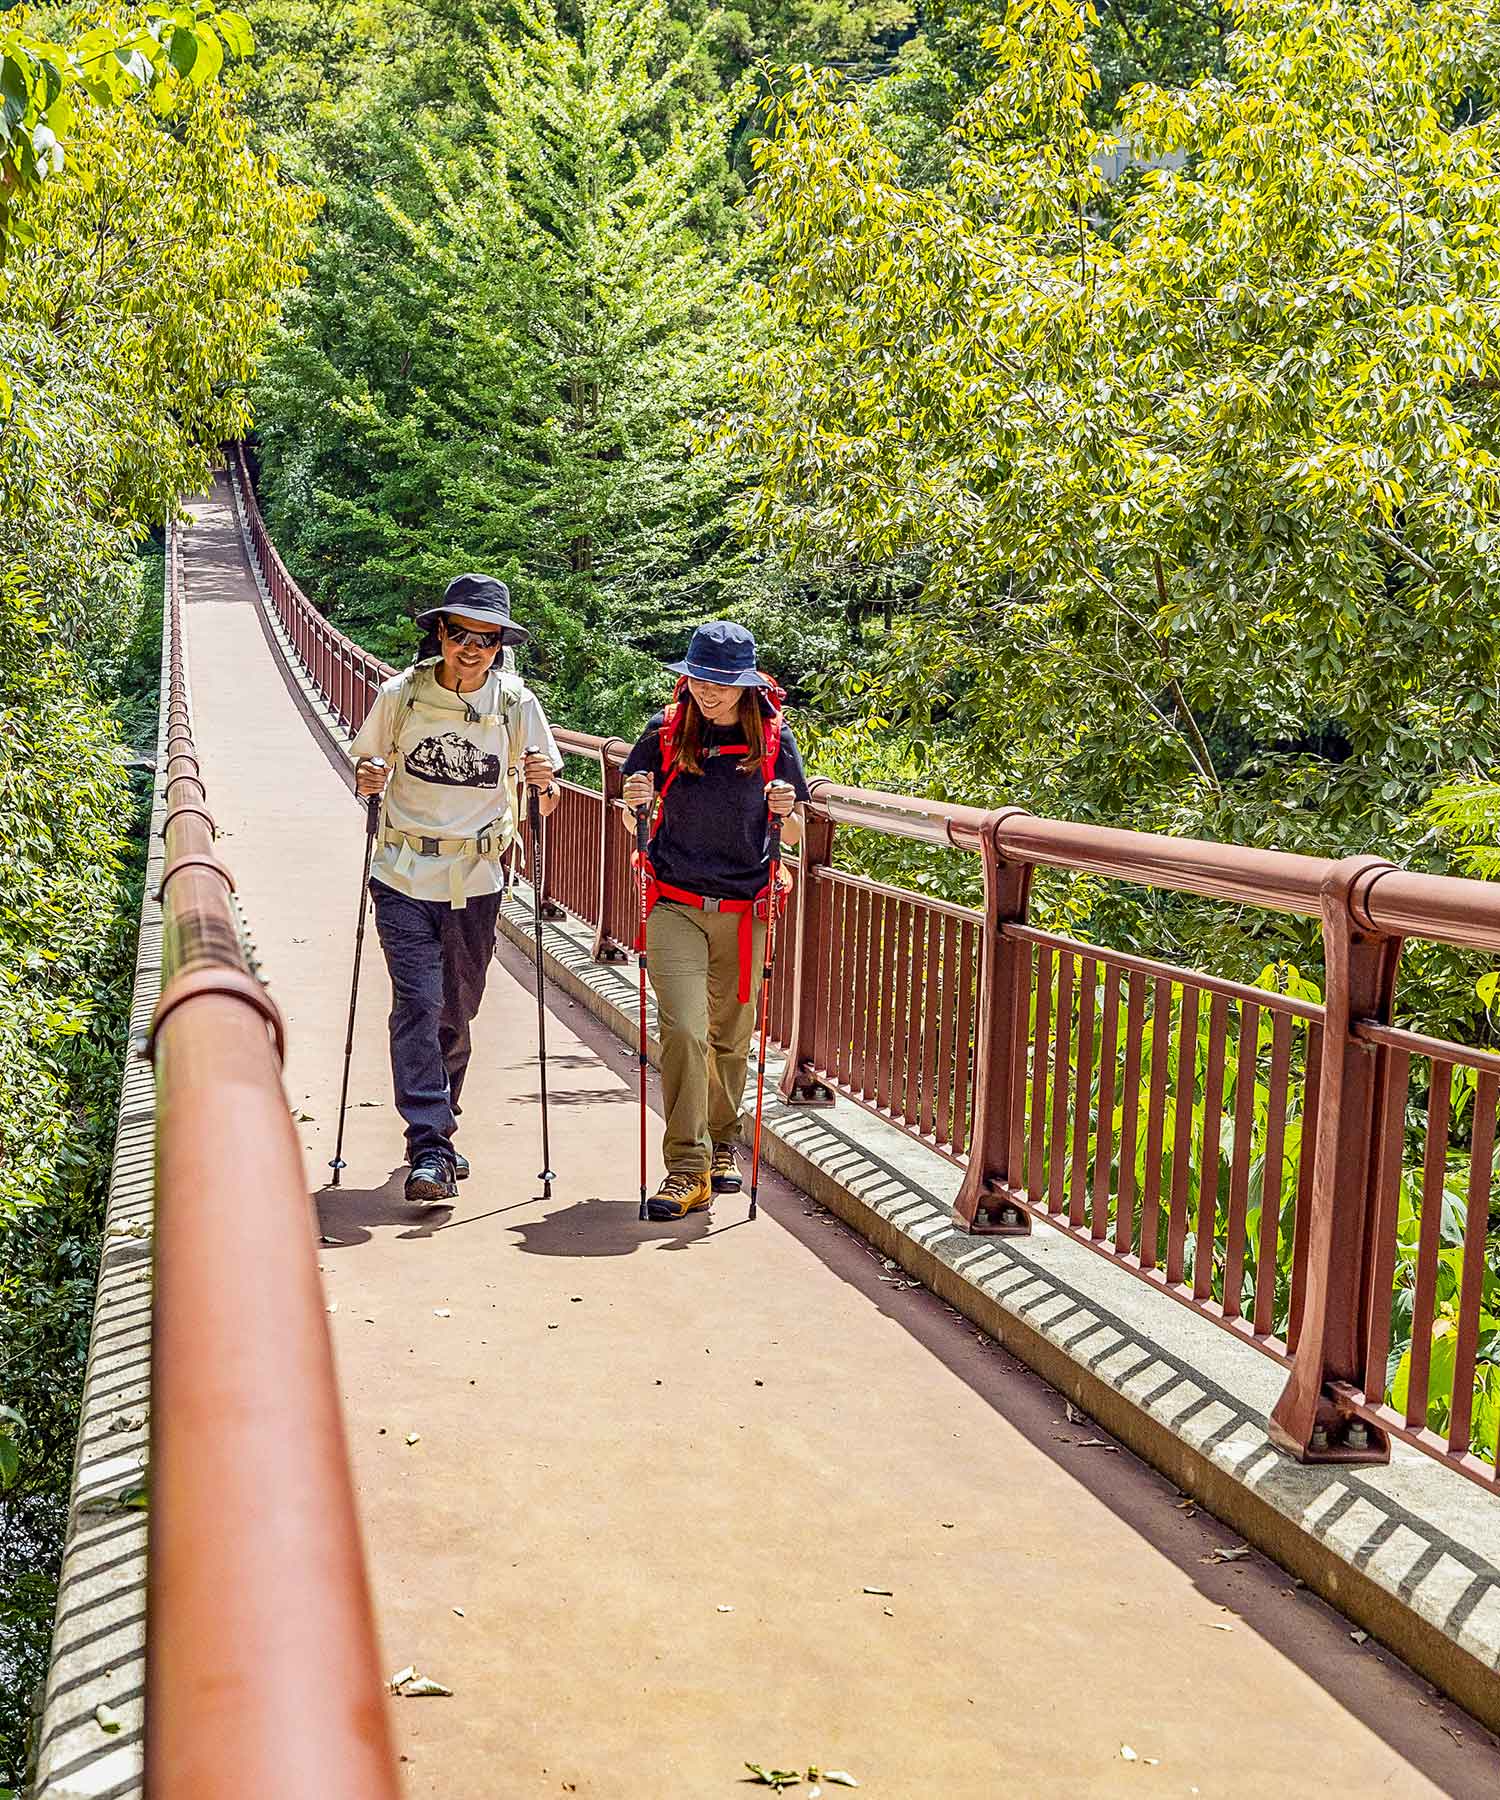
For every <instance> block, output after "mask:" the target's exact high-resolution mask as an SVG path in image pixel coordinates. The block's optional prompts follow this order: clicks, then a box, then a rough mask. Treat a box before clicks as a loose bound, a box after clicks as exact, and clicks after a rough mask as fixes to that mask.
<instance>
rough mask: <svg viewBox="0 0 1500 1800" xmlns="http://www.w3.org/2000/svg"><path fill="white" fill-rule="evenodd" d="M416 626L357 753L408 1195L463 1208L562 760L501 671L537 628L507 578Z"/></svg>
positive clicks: (422, 616) (511, 678)
mask: <svg viewBox="0 0 1500 1800" xmlns="http://www.w3.org/2000/svg"><path fill="white" fill-rule="evenodd" d="M417 624H418V625H419V626H420V627H421V628H422V630H423V631H424V632H425V633H426V634H427V635H426V637H425V638H424V640H423V643H422V646H421V649H420V651H419V652H418V655H417V660H416V661H415V662H414V663H413V664H412V666H411V667H410V668H409V669H403V670H402V672H401V673H400V674H399V675H396V676H393V677H392V678H391V680H389V681H388V682H386V683H385V685H384V686H383V687H382V688H381V690H380V693H379V696H378V697H377V699H376V701H375V704H374V706H372V707H371V709H370V712H369V715H368V716H367V717H366V719H365V722H364V724H363V725H361V726H360V728H359V731H358V733H357V735H356V736H355V739H354V742H353V744H352V745H351V746H350V754H351V755H352V756H353V757H354V759H355V787H356V792H357V793H358V794H359V795H360V796H361V797H362V798H367V797H368V796H370V795H372V794H383V795H384V805H383V807H382V809H381V818H380V828H379V834H378V840H377V844H376V849H375V858H374V861H373V863H372V865H371V877H370V893H371V895H372V897H373V899H374V902H375V929H376V931H377V933H378V935H379V937H380V947H381V949H382V950H383V951H384V953H385V961H386V967H387V968H388V969H389V970H390V976H391V992H392V996H393V1003H392V1007H391V1016H390V1032H391V1074H392V1077H393V1079H394V1082H395V1088H396V1107H397V1110H398V1111H399V1112H400V1114H401V1117H402V1118H403V1119H404V1120H405V1121H406V1154H407V1162H408V1165H409V1167H408V1171H407V1176H406V1198H407V1199H408V1200H409V1201H414V1202H417V1203H420V1204H424V1205H430V1204H433V1203H437V1204H441V1203H444V1202H446V1201H449V1200H452V1199H453V1198H454V1197H455V1195H456V1194H457V1192H458V1190H457V1187H456V1186H455V1182H456V1181H457V1180H459V1179H461V1178H462V1177H463V1176H465V1175H467V1174H468V1172H469V1165H468V1163H467V1161H466V1160H465V1159H464V1158H463V1157H462V1156H460V1155H459V1154H458V1152H457V1151H456V1150H455V1149H454V1146H453V1135H454V1131H455V1129H456V1124H457V1115H458V1111H459V1105H458V1100H459V1095H460V1094H461V1093H462V1091H463V1084H464V1074H465V1071H466V1070H467V1068H468V1066H469V1049H470V1045H469V1026H470V1022H471V1021H472V1020H473V1018H474V1015H475V1013H477V1012H478V1010H479V1002H480V1001H481V999H482V998H483V997H484V982H485V976H486V974H487V973H488V970H489V963H490V958H491V956H492V955H493V954H494V948H495V925H496V920H497V918H498V916H499V912H500V903H501V900H502V898H503V893H504V873H503V870H502V867H501V857H502V856H503V855H504V853H505V851H506V850H507V849H508V848H509V847H510V844H511V842H512V840H513V839H514V838H515V836H516V834H517V832H518V830H519V826H520V817H521V810H522V809H521V800H520V787H521V785H522V784H523V783H524V784H525V785H527V786H530V787H534V788H536V789H538V790H539V794H540V806H541V812H542V814H543V816H546V815H547V814H549V813H551V812H552V811H553V810H554V809H555V808H556V806H557V803H558V800H559V798H560V797H561V790H560V789H559V788H558V786H557V783H556V780H555V779H554V778H555V776H556V774H557V772H558V771H559V770H560V769H561V768H562V755H561V753H560V752H559V750H558V748H557V744H556V742H555V740H554V739H553V736H552V731H551V728H550V727H549V726H548V724H547V721H546V718H545V717H544V716H543V713H542V709H541V707H540V706H539V705H538V703H537V701H536V698H535V696H534V695H533V694H532V693H531V691H530V689H529V688H527V687H526V686H525V685H524V683H523V682H522V681H521V680H520V678H519V677H518V676H516V675H512V674H508V673H506V672H505V671H504V670H503V669H500V668H497V667H496V666H495V664H496V659H497V658H498V657H499V656H500V653H501V651H502V650H503V649H505V648H506V647H507V646H509V645H512V644H520V643H524V642H525V641H526V639H527V638H528V637H529V635H530V633H528V632H527V631H525V630H523V629H522V628H521V626H519V625H516V624H514V623H513V622H512V620H511V616H510V590H509V589H508V588H507V587H506V585H505V583H504V582H503V581H497V580H496V579H495V578H494V577H493V576H491V575H458V576H455V578H454V579H453V580H452V581H450V582H449V583H448V587H447V590H446V592H445V593H444V595H443V601H442V604H441V605H440V606H434V607H430V608H429V609H428V610H427V611H426V612H423V613H419V614H418V615H417ZM380 762H383V763H384V764H385V765H386V766H385V767H384V768H382V767H379V766H377V765H378V763H380Z"/></svg>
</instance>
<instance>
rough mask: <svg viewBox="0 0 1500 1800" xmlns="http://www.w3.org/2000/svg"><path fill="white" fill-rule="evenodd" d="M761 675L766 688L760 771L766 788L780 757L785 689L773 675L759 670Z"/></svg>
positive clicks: (784, 711)
mask: <svg viewBox="0 0 1500 1800" xmlns="http://www.w3.org/2000/svg"><path fill="white" fill-rule="evenodd" d="M761 674H762V675H765V679H766V683H767V686H766V689H765V699H766V720H765V738H766V751H765V755H764V756H763V757H762V759H761V765H760V769H761V774H762V775H763V776H764V778H765V781H766V784H767V786H769V785H770V783H771V782H773V781H774V780H775V779H776V761H777V758H778V757H779V756H780V755H781V725H782V721H783V719H784V718H785V717H786V689H785V688H784V687H782V686H781V684H780V682H778V681H777V680H776V678H775V677H774V676H773V675H766V674H765V670H764V669H762V670H761Z"/></svg>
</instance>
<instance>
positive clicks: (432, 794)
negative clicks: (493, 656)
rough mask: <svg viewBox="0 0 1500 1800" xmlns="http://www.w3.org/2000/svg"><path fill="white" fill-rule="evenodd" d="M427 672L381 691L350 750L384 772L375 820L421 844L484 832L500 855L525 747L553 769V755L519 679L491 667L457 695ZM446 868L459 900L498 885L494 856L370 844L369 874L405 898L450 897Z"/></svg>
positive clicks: (511, 821)
mask: <svg viewBox="0 0 1500 1800" xmlns="http://www.w3.org/2000/svg"><path fill="white" fill-rule="evenodd" d="M434 667H435V662H434V661H433V660H429V661H426V662H421V663H417V664H415V665H414V666H413V667H412V668H410V669H404V670H403V671H402V672H401V673H400V674H399V675H395V676H392V678H391V679H390V680H389V681H387V682H386V683H385V684H384V685H383V686H382V688H381V690H380V693H379V695H378V697H377V698H376V701H375V704H374V705H373V706H372V707H371V708H370V711H369V713H368V715H367V716H366V718H365V722H364V724H363V725H361V726H360V728H359V731H358V733H357V734H356V735H355V738H354V742H353V743H352V744H351V745H350V746H349V753H350V755H351V756H353V757H354V758H355V760H356V761H357V760H358V759H359V758H360V757H362V756H379V757H382V758H384V760H385V761H386V762H387V763H388V764H390V765H391V776H390V780H389V781H388V782H387V783H386V790H385V808H384V813H383V820H384V823H385V824H386V825H387V826H389V827H390V828H391V829H392V830H394V831H402V832H406V833H408V834H409V835H410V836H412V837H428V838H474V837H478V836H480V834H481V833H483V832H486V831H489V832H491V833H492V835H493V836H494V837H495V839H496V840H497V842H498V845H499V847H501V848H504V846H505V845H507V844H508V843H509V842H510V841H511V839H512V838H513V837H514V836H515V834H516V830H517V819H516V782H517V780H518V779H519V775H520V765H521V761H522V758H523V757H524V755H525V752H526V749H527V747H528V746H529V745H533V744H534V745H535V746H536V747H537V748H538V749H539V750H541V752H542V753H543V755H544V756H546V757H547V758H548V760H549V761H550V762H551V764H552V767H553V769H554V770H560V769H561V768H562V753H561V752H560V751H559V750H558V747H557V742H556V740H555V739H554V737H553V736H552V728H551V726H549V725H548V723H547V720H546V717H545V715H544V714H543V712H542V709H541V707H540V705H539V704H538V703H537V698H536V696H535V695H534V694H533V693H532V692H531V690H530V688H528V687H527V686H526V685H525V683H524V682H522V681H521V679H520V677H519V676H516V675H510V674H503V673H502V672H501V671H499V670H498V669H492V670H491V671H490V675H489V679H488V680H487V681H486V682H485V684H484V686H483V687H481V688H476V689H475V690H474V691H473V692H472V693H469V694H456V693H454V692H453V691H452V690H451V689H449V688H445V687H443V686H441V685H440V684H439V682H438V681H437V678H436V676H435V674H434V673H433V670H434ZM408 698H410V699H411V700H412V701H413V702H414V704H411V705H408V703H407V702H408ZM455 862H457V863H458V864H460V865H461V872H460V876H459V880H460V885H461V889H462V892H463V894H464V896H465V898H468V897H471V896H474V895H479V894H493V893H496V892H498V890H499V889H500V888H501V887H502V886H503V885H504V880H505V877H504V874H503V872H502V870H501V867H500V864H499V862H498V861H496V860H495V859H493V858H490V857H482V856H473V855H468V856H464V855H459V856H454V855H447V856H442V855H439V856H423V855H421V854H414V853H412V852H410V851H408V850H405V849H404V847H403V846H402V845H400V844H385V843H382V844H379V845H377V846H376V850H375V858H374V861H373V863H372V864H371V873H372V875H373V876H374V877H375V879H376V880H377V881H382V882H384V883H385V884H386V886H387V887H393V888H395V889H396V891H397V892H398V893H401V894H407V895H409V896H410V897H411V898H412V899H414V900H451V899H452V897H453V891H454V890H453V880H454V877H453V874H452V870H453V866H454V864H455Z"/></svg>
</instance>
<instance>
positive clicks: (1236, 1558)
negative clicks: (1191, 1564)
mask: <svg viewBox="0 0 1500 1800" xmlns="http://www.w3.org/2000/svg"><path fill="white" fill-rule="evenodd" d="M1249 1554H1250V1546H1249V1545H1248V1544H1216V1545H1215V1546H1214V1548H1213V1549H1212V1550H1210V1551H1209V1553H1208V1555H1207V1556H1200V1557H1199V1558H1198V1561H1199V1562H1206V1563H1231V1562H1243V1561H1244V1560H1245V1558H1246V1557H1247V1556H1248V1555H1249Z"/></svg>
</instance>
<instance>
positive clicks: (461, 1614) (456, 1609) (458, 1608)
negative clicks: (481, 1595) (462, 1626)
mask: <svg viewBox="0 0 1500 1800" xmlns="http://www.w3.org/2000/svg"><path fill="white" fill-rule="evenodd" d="M453 1610H454V1612H456V1613H457V1614H458V1616H459V1618H463V1617H464V1609H463V1608H462V1607H461V1606H455V1607H454V1609H453Z"/></svg>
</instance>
